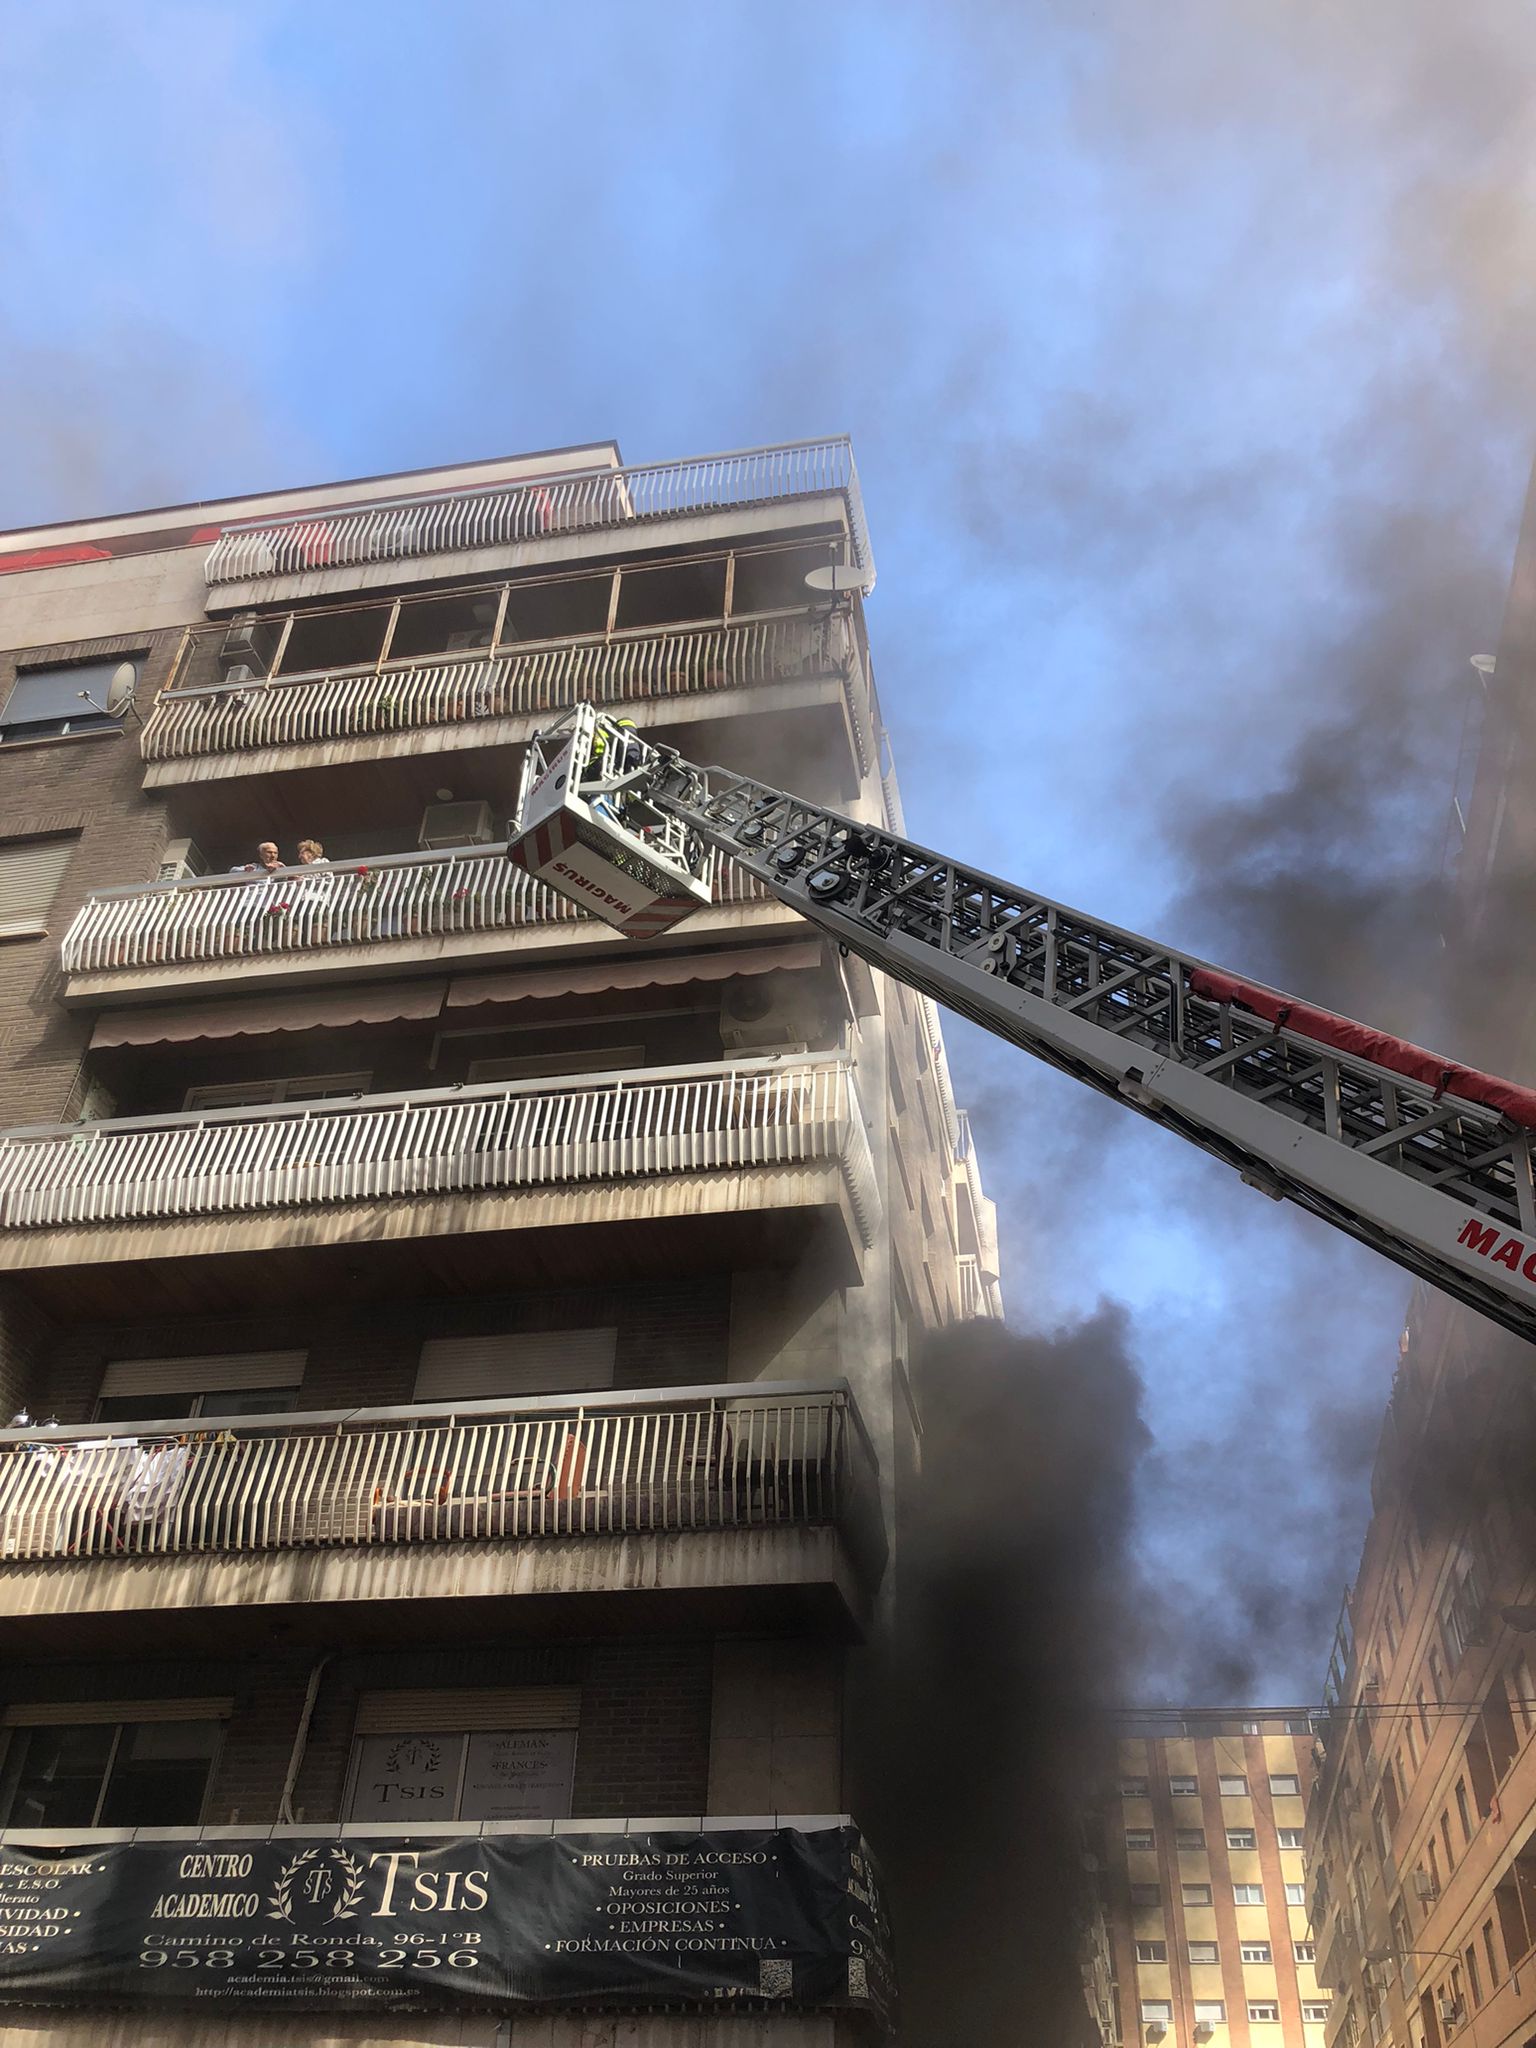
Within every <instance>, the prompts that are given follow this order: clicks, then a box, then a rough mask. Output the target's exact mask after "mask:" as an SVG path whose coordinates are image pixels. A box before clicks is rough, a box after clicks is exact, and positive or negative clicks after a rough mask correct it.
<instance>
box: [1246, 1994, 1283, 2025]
mask: <svg viewBox="0 0 1536 2048" xmlns="http://www.w3.org/2000/svg"><path fill="white" fill-rule="evenodd" d="M1248 2017H1249V2019H1251V2020H1277V2019H1279V2017H1280V2008H1279V2006H1278V2005H1276V2004H1275V2002H1274V2000H1273V1999H1270V1998H1250V1999H1249V2001H1248Z"/></svg>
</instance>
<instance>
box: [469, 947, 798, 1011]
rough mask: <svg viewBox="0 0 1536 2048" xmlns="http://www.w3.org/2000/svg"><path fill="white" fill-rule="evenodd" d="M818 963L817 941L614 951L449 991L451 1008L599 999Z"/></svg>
mask: <svg viewBox="0 0 1536 2048" xmlns="http://www.w3.org/2000/svg"><path fill="white" fill-rule="evenodd" d="M820 964H821V942H820V940H818V939H809V940H804V939H802V940H798V941H796V943H794V944H793V945H788V946H727V947H722V948H721V949H720V950H719V951H718V952H713V953H666V954H663V953H612V954H610V955H609V956H608V957H607V958H606V959H604V960H581V961H577V960H566V961H562V962H561V963H560V965H558V966H555V967H530V968H527V969H525V970H524V971H523V972H522V973H518V974H475V975H470V976H467V977H466V978H465V979H464V980H462V981H456V982H454V983H453V985H452V986H451V988H450V989H449V991H448V1008H449V1009H450V1010H467V1009H472V1008H474V1006H475V1005H476V1004H479V1003H527V1002H533V1001H536V1000H539V999H542V998H545V997H548V996H570V995H595V994H596V993H597V992H598V991H599V990H601V989H610V988H679V987H682V986H683V985H684V984H685V983H687V982H690V981H729V980H731V979H733V978H734V977H735V976H736V975H738V974H775V973H778V972H779V971H781V970H785V971H789V972H794V973H804V972H805V970H806V969H807V968H810V967H819V966H820Z"/></svg>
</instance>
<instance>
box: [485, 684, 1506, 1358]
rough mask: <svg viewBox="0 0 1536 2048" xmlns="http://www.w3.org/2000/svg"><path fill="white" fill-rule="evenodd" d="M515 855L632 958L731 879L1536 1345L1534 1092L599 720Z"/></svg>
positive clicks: (553, 760) (579, 725)
mask: <svg viewBox="0 0 1536 2048" xmlns="http://www.w3.org/2000/svg"><path fill="white" fill-rule="evenodd" d="M507 851H508V856H509V858H510V859H512V860H513V861H514V862H516V863H517V864H518V865H519V866H520V867H523V868H524V869H526V871H527V872H528V873H530V874H531V875H533V876H535V877H536V878H537V879H538V880H540V881H543V882H545V883H547V884H548V885H549V886H550V887H551V888H553V889H555V890H557V891H558V892H559V893H560V894H562V895H564V896H566V897H568V898H569V899H570V900H572V901H573V902H576V903H578V904H581V905H583V906H584V907H585V908H587V909H589V910H591V911H593V912H595V913H596V915H597V916H599V917H601V918H603V919H605V920H606V921H607V922H608V923H609V924H611V925H612V926H613V927H614V928H615V929H617V930H619V931H622V932H625V933H627V934H628V935H630V936H632V937H656V936H659V935H660V934H661V933H663V932H665V931H667V930H669V929H670V928H671V926H673V925H674V924H676V923H678V922H679V921H680V920H681V919H682V918H684V917H687V916H689V915H691V914H692V913H693V912H694V911H696V910H698V909H700V908H702V907H703V906H704V905H706V904H708V903H709V902H710V901H711V900H712V886H713V878H714V868H715V862H716V858H717V857H723V858H724V859H726V860H729V861H731V862H733V863H734V864H735V866H737V867H738V868H740V869H743V870H744V871H745V872H746V873H747V874H749V875H752V876H755V877H756V879H757V880H758V881H759V882H760V883H762V884H763V886H764V887H765V888H766V889H767V890H769V891H770V892H771V893H772V894H773V895H774V896H776V897H777V898H778V899H779V901H780V902H782V903H784V904H787V905H788V906H789V907H790V908H791V909H793V910H796V911H798V912H799V913H800V915H801V916H802V917H804V918H806V919H807V920H808V921H809V922H810V923H811V924H813V925H815V926H817V927H818V928H819V929H820V930H821V931H823V932H825V933H826V934H827V935H828V937H830V938H831V939H833V940H834V941H835V942H836V943H837V945H838V946H839V947H840V948H842V949H844V950H845V951H846V952H848V953H854V954H857V955H858V956H859V957H860V958H861V959H862V960H865V961H867V962H868V963H869V965H870V966H872V967H877V968H879V969H881V970H882V971H883V972H884V973H886V974H888V975H891V976H893V977H894V978H895V979H896V980H898V981H901V982H905V983H906V984H907V986H908V987H910V988H914V989H917V990H920V991H921V992H922V993H923V994H924V995H927V996H931V997H932V998H933V999H934V1001H935V1002H938V1003H941V1004H943V1005H944V1006H945V1007H946V1008H947V1009H950V1010H954V1011H956V1012H958V1013H959V1015H961V1016H963V1017H968V1018H970V1019H971V1021H972V1022H973V1023H975V1024H979V1025H981V1026H982V1027H983V1029H985V1030H987V1031H990V1032H992V1033H994V1034H995V1035H996V1036H997V1037H999V1038H1004V1039H1007V1040H1009V1041H1010V1043H1012V1044H1014V1045H1017V1046H1018V1047H1020V1048H1021V1049H1022V1050H1023V1051H1025V1052H1028V1053H1033V1054H1034V1056H1035V1057H1036V1058H1037V1059H1040V1060H1043V1061H1044V1062H1045V1063H1046V1064H1047V1065H1048V1066H1052V1067H1056V1068H1058V1069H1059V1070H1060V1071H1061V1072H1062V1073H1065V1074H1070V1075H1072V1076H1073V1078H1074V1079H1075V1080H1078V1081H1082V1082H1085V1083H1086V1084H1087V1085H1088V1086H1089V1087H1090V1088H1095V1089H1097V1090H1098V1091H1099V1092H1100V1093H1101V1094H1104V1095H1109V1096H1113V1097H1114V1098H1115V1099H1116V1100H1118V1101H1120V1102H1123V1103H1124V1104H1126V1105H1127V1106H1128V1107H1129V1108H1131V1109H1133V1110H1135V1111H1137V1112H1138V1113H1139V1114H1140V1115H1142V1116H1144V1117H1147V1118H1149V1119H1150V1120H1151V1121H1152V1122H1153V1123H1157V1124H1161V1125H1163V1126H1164V1127H1165V1128H1166V1129H1168V1130H1171V1131H1176V1132H1177V1133H1178V1134H1179V1136H1180V1137H1182V1138H1186V1139H1188V1140H1189V1142H1190V1143H1191V1144H1194V1145H1198V1146H1199V1147H1200V1148H1201V1150H1202V1151H1205V1152H1208V1153H1210V1154H1211V1155H1212V1156H1213V1157H1214V1158H1217V1159H1220V1160H1222V1161H1224V1162H1225V1163H1226V1164H1227V1165H1228V1166H1231V1167H1234V1168H1235V1169H1236V1170H1237V1172H1238V1173H1239V1174H1240V1175H1241V1177H1242V1179H1243V1180H1244V1181H1245V1182H1246V1183H1247V1185H1248V1186H1250V1187H1252V1188H1256V1189H1258V1190H1259V1191H1260V1192H1262V1193H1264V1194H1267V1195H1270V1196H1273V1197H1274V1198H1275V1199H1276V1200H1283V1201H1291V1202H1294V1203H1296V1204H1297V1205H1298V1207H1300V1208H1303V1209H1306V1210H1308V1211H1310V1213H1311V1214H1312V1215H1314V1216H1320V1217H1322V1218H1323V1220H1324V1221H1325V1222H1327V1223H1331V1224H1333V1225H1334V1226H1335V1228H1337V1229H1339V1230H1342V1231H1345V1232H1346V1233H1347V1234H1348V1235H1349V1236H1351V1237H1354V1238H1358V1239H1359V1241H1360V1242H1361V1243H1362V1244H1368V1245H1371V1246H1373V1247H1374V1248H1375V1249H1376V1250H1377V1251H1379V1252H1382V1253H1384V1254H1385V1255H1386V1256H1387V1257H1388V1258H1389V1259H1393V1260H1395V1261H1396V1262H1397V1264H1398V1265H1400V1266H1403V1267H1406V1268H1407V1270H1408V1271H1409V1272H1411V1273H1414V1274H1417V1275H1418V1276H1419V1277H1420V1278H1422V1279H1424V1280H1427V1281H1429V1282H1430V1283H1431V1284H1432V1285H1434V1286H1435V1287H1438V1288H1440V1289H1442V1290H1443V1291H1444V1292H1445V1293H1447V1294H1449V1295H1452V1296H1454V1297H1455V1298H1456V1299H1457V1300H1459V1301H1463V1302H1465V1303H1467V1304H1468V1305H1469V1306H1470V1307H1472V1308H1474V1309H1477V1310H1479V1311H1480V1312H1481V1313H1482V1314H1483V1315H1486V1316H1488V1317H1490V1318H1491V1319H1492V1320H1493V1321H1494V1322H1497V1323H1501V1324H1502V1325H1503V1326H1504V1327H1505V1328H1506V1329H1509V1330H1513V1331H1515V1332H1516V1333H1517V1334H1518V1335H1520V1336H1522V1337H1525V1338H1527V1339H1530V1340H1531V1341H1533V1342H1536V1183H1533V1178H1532V1145H1533V1141H1536V1090H1533V1089H1527V1088H1522V1087H1518V1086H1516V1085H1515V1084H1513V1083H1511V1082H1508V1081H1502V1080H1499V1079H1498V1078H1497V1077H1496V1076H1493V1075H1489V1074H1483V1073H1480V1072H1478V1071H1477V1070H1475V1069H1473V1068H1470V1067H1464V1066H1460V1065H1457V1064H1456V1063H1455V1062H1453V1061H1449V1060H1446V1059H1443V1058H1441V1057H1440V1056H1439V1055H1438V1054H1436V1053H1432V1052H1428V1051H1426V1050H1425V1049H1424V1048H1422V1047H1419V1046H1415V1045H1412V1044H1410V1043H1408V1042H1407V1041H1406V1040H1404V1039H1399V1038H1396V1037H1393V1036H1392V1035H1391V1034H1390V1033H1387V1032H1382V1031H1377V1030H1373V1029H1372V1028H1370V1027H1369V1026H1366V1025H1362V1024H1357V1023H1355V1022H1354V1021H1353V1020H1351V1019H1349V1018H1345V1017H1340V1016H1337V1015H1335V1014H1333V1013H1332V1012H1330V1011H1328V1010H1324V1009H1320V1008H1318V1007H1316V1006H1314V1005H1312V1004H1309V1003H1306V1002H1302V1001H1299V1000H1298V999H1296V998H1294V997H1291V996H1287V995H1282V994H1281V993H1279V992H1278V991H1277V990H1274V989H1270V988H1266V987H1264V986H1263V985H1262V984H1260V983H1257V982H1252V981H1248V980H1246V979H1244V978H1242V977H1241V976H1238V975H1234V974H1230V973H1228V972H1226V971H1225V970H1224V969H1222V968H1219V967H1213V966H1210V965H1209V964H1207V963H1206V962H1205V961H1202V960H1197V959H1194V958H1193V957H1192V956H1190V955H1188V954H1185V953H1176V952H1174V951H1173V950H1172V949H1171V948H1169V947H1167V946H1162V945H1158V944H1157V943H1156V942H1155V941H1154V940H1151V939H1146V938H1142V937H1139V936H1138V935H1137V934H1136V933H1135V932H1128V931H1122V930H1121V929H1120V928H1119V927H1118V926H1115V925H1110V924H1105V923H1103V922H1102V921H1101V920H1100V919H1098V918H1093V917H1088V916H1086V915H1084V913H1083V912H1081V911H1078V910H1069V909H1067V908H1066V907H1065V905H1063V904H1060V903H1053V902H1051V901H1049V900H1048V899H1047V898H1045V897H1043V896H1037V895H1035V894H1034V893H1032V892H1031V891H1029V890H1026V889H1020V888H1016V887H1015V886H1014V885H1013V884H1012V883H1010V882H1004V881H1000V880H999V879H998V878H997V877H996V876H994V875H988V874H983V873H982V872H981V871H980V870H979V869H977V868H973V867H969V866H966V865H965V864H964V863H962V862H960V861H957V860H955V859H954V858H953V857H952V856H951V855H949V854H944V853H935V852H932V851H931V850H930V849H929V848H927V847H923V846H918V845H916V844H914V843H913V842H912V841H910V840H907V839H905V838H903V837H901V836H900V835H899V834H897V833H895V832H893V831H891V830H889V829H887V828H886V827H885V826H883V825H871V824H867V823H863V822H861V821H859V820H857V819H854V818H849V817H845V816H842V815H840V814H839V813H838V812H836V811H831V810H828V809H826V808H825V807H824V806H822V805H820V804H817V803H812V802H810V801H808V800H807V799H806V798H804V797H799V796H795V795H792V794H791V793H789V792H788V791H785V790H781V789H774V788H771V787H770V786H769V785H768V784H766V783H762V782H757V781H754V780H753V779H752V778H751V777H750V776H745V775H739V774H735V773H733V772H732V771H730V770H727V769H723V768H701V767H697V766H695V765H694V764H693V763H692V762H689V761H686V760H684V759H683V758H682V757H681V756H680V755H679V754H678V753H677V752H676V751H675V750H674V749H672V748H670V747H666V746H661V745H656V744H653V743H651V742H649V741H647V740H645V739H644V738H643V737H642V736H641V735H640V734H639V733H638V732H636V731H635V729H634V728H633V726H632V725H631V724H630V723H629V722H628V721H617V720H615V719H613V718H610V717H608V716H607V715H606V714H604V713H601V712H599V711H598V710H596V709H595V708H594V707H593V706H591V705H581V706H578V707H576V709H575V710H573V711H571V712H569V713H568V714H566V715H565V716H564V717H563V718H562V719H561V720H559V721H558V723H556V724H554V725H552V726H550V727H548V728H546V729H545V730H544V731H543V732H541V733H538V734H536V735H535V737H534V739H533V741H532V742H531V744H530V747H529V751H528V755H527V757H526V759H525V762H524V767H523V776H522V783H521V787H520V790H519V795H518V808H517V813H516V815H515V817H514V818H513V820H512V822H511V825H510V827H509V830H508V846H507Z"/></svg>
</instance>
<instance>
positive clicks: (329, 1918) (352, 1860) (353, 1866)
mask: <svg viewBox="0 0 1536 2048" xmlns="http://www.w3.org/2000/svg"><path fill="white" fill-rule="evenodd" d="M322 1854H323V1855H324V1856H325V1858H326V1861H327V1862H330V1863H333V1864H334V1865H335V1866H336V1868H337V1870H338V1871H339V1872H340V1889H339V1890H338V1892H337V1894H336V1903H335V1905H334V1906H332V1908H331V1910H330V1912H329V1913H328V1914H327V1915H326V1920H325V1925H326V1926H330V1925H331V1923H332V1922H333V1921H336V1920H355V1919H356V1918H357V1904H358V1901H359V1899H361V1897H362V1895H363V1884H364V1880H365V1879H366V1877H367V1875H368V1873H367V1871H366V1870H365V1869H364V1868H363V1866H362V1864H361V1863H359V1862H358V1860H357V1858H356V1857H355V1856H349V1855H348V1854H347V1852H346V1850H345V1849H343V1848H342V1847H341V1845H340V1843H338V1842H333V1843H332V1844H331V1846H330V1847H329V1848H328V1849H326V1850H324V1851H323V1852H322V1851H321V1850H320V1849H300V1850H299V1851H298V1852H297V1854H296V1855H293V1856H290V1857H289V1859H288V1861H287V1862H286V1863H285V1864H284V1865H283V1867H282V1869H281V1870H280V1871H279V1872H278V1876H277V1884H276V1886H275V1887H274V1889H273V1892H272V1896H271V1898H270V1899H269V1900H268V1901H267V1903H268V1905H269V1906H270V1907H271V1908H272V1911H271V1912H270V1913H268V1915H267V1918H268V1919H269V1920H286V1921H287V1922H288V1924H289V1926H290V1927H293V1926H297V1924H298V1923H297V1921H296V1920H295V1918H294V1912H293V1893H294V1887H295V1885H296V1884H297V1883H298V1881H299V1879H300V1878H301V1877H302V1876H303V1874H304V1872H305V1870H306V1869H307V1868H309V1866H311V1865H312V1864H315V1863H316V1862H317V1860H318V1859H319V1858H320V1856H321V1855H322Z"/></svg>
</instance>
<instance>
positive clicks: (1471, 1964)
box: [1464, 1946, 1483, 2005]
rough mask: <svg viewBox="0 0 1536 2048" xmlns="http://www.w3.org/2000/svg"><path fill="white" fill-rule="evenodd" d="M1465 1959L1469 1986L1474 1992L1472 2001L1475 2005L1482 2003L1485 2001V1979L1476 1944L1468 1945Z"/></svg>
mask: <svg viewBox="0 0 1536 2048" xmlns="http://www.w3.org/2000/svg"><path fill="white" fill-rule="evenodd" d="M1464 1960H1465V1962H1466V1965H1467V1986H1468V1989H1469V1990H1470V1991H1471V1993H1472V2003H1473V2004H1474V2005H1481V2004H1482V2002H1483V1979H1482V1974H1481V1972H1480V1971H1479V1970H1478V1967H1477V1949H1476V1947H1475V1946H1469V1947H1468V1949H1467V1951H1466V1954H1465V1958H1464Z"/></svg>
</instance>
